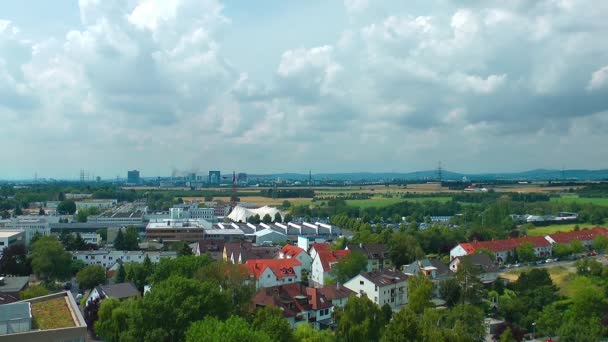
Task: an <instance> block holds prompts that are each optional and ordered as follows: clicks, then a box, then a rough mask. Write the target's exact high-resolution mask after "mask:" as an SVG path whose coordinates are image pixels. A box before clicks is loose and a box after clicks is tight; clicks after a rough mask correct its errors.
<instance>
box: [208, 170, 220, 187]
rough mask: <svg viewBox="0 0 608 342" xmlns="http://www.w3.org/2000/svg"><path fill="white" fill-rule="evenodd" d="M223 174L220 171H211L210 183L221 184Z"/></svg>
mask: <svg viewBox="0 0 608 342" xmlns="http://www.w3.org/2000/svg"><path fill="white" fill-rule="evenodd" d="M221 179H222V174H221V173H220V172H219V171H209V184H220V181H221Z"/></svg>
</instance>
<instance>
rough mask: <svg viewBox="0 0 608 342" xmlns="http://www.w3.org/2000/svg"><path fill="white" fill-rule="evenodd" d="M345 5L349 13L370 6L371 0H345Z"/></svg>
mask: <svg viewBox="0 0 608 342" xmlns="http://www.w3.org/2000/svg"><path fill="white" fill-rule="evenodd" d="M344 7H346V10H347V11H348V12H349V13H357V12H362V11H364V10H366V9H367V8H368V7H369V0H344Z"/></svg>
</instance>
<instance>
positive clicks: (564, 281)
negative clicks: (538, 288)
mask: <svg viewBox="0 0 608 342" xmlns="http://www.w3.org/2000/svg"><path fill="white" fill-rule="evenodd" d="M546 269H547V271H548V272H549V275H550V276H551V280H553V283H554V284H555V285H556V286H557V287H558V288H559V291H560V293H561V294H562V295H568V294H569V291H570V289H569V286H568V285H569V283H570V280H571V279H572V278H573V277H574V276H575V274H576V269H575V268H574V267H572V266H570V267H568V266H562V265H560V266H554V267H546ZM524 271H529V269H517V270H510V271H507V272H505V273H503V274H501V275H500V276H501V277H503V278H507V279H509V281H517V279H518V278H519V275H520V274H521V273H522V272H524Z"/></svg>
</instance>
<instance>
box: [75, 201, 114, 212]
mask: <svg viewBox="0 0 608 342" xmlns="http://www.w3.org/2000/svg"><path fill="white" fill-rule="evenodd" d="M117 204H118V200H116V199H87V200H83V201H78V202H76V209H77V210H81V209H90V208H97V209H111V208H114V207H115V206H116V205H117Z"/></svg>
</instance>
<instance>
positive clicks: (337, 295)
mask: <svg viewBox="0 0 608 342" xmlns="http://www.w3.org/2000/svg"><path fill="white" fill-rule="evenodd" d="M317 289H318V290H319V292H321V293H322V294H323V295H324V296H325V298H327V299H329V300H334V299H341V298H348V297H349V296H350V295H353V294H355V291H353V290H351V289H349V288H346V287H344V286H341V285H340V284H336V285H326V286H322V287H319V288H317Z"/></svg>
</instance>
